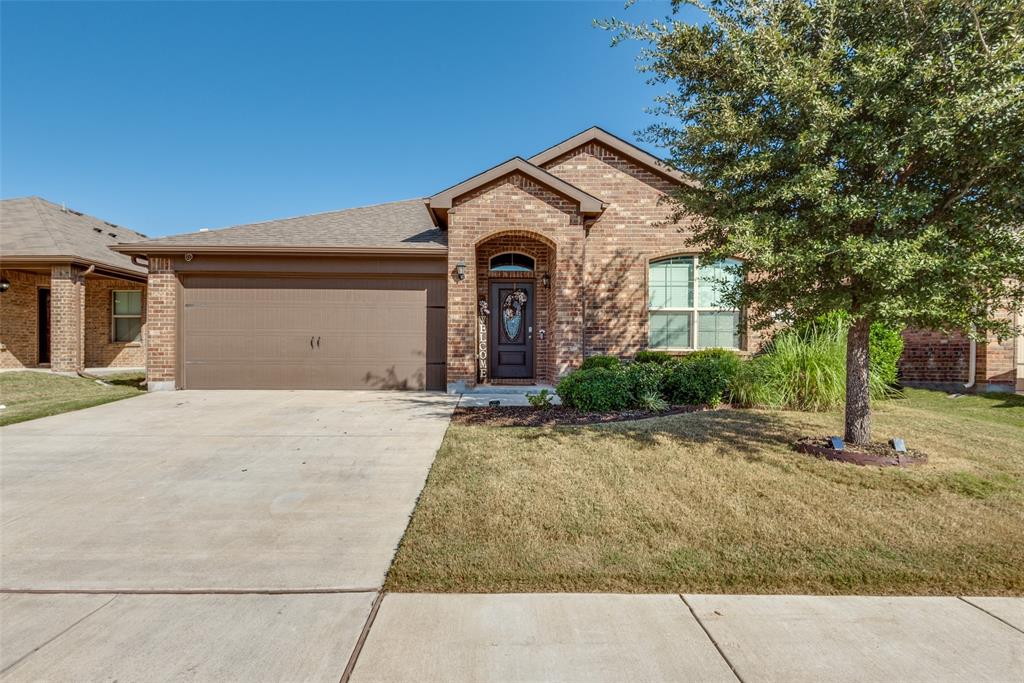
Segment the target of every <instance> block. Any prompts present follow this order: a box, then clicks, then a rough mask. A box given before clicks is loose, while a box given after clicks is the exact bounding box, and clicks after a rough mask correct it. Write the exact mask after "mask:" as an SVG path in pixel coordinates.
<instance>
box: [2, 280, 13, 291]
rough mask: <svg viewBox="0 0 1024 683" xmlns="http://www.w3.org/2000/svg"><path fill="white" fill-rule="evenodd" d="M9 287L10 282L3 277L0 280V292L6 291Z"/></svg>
mask: <svg viewBox="0 0 1024 683" xmlns="http://www.w3.org/2000/svg"><path fill="white" fill-rule="evenodd" d="M10 288H11V283H10V281H9V280H8V279H7V278H3V279H2V280H0V294H3V293H4V292H6V291H7V290H8V289H10Z"/></svg>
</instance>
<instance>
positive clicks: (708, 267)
mask: <svg viewBox="0 0 1024 683" xmlns="http://www.w3.org/2000/svg"><path fill="white" fill-rule="evenodd" d="M739 264H740V262H739V261H737V260H735V259H725V260H724V261H719V262H717V263H706V264H701V266H700V273H699V277H698V280H699V281H700V299H699V301H700V307H701V308H721V307H722V306H724V305H725V304H723V303H722V293H723V292H724V291H727V289H728V284H731V283H735V282H737V281H738V280H739V276H738V275H737V274H736V273H735V272H733V271H731V270H730V269H731V268H734V267H736V266H738V265H739ZM723 284H726V286H723Z"/></svg>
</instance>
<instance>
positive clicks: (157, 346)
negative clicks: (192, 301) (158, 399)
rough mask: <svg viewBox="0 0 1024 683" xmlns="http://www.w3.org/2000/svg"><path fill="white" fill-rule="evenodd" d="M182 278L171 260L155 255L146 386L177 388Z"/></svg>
mask: <svg viewBox="0 0 1024 683" xmlns="http://www.w3.org/2000/svg"><path fill="white" fill-rule="evenodd" d="M177 312H178V279H177V277H176V276H175V274H174V268H173V265H172V263H171V259H169V258H166V257H160V256H151V257H150V259H149V280H148V284H147V286H146V384H147V386H148V387H149V390H150V391H167V390H172V389H175V388H177V320H178V314H177Z"/></svg>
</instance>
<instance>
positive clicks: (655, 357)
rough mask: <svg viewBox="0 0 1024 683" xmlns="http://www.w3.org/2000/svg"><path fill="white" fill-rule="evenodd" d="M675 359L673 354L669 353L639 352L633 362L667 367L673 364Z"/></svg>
mask: <svg viewBox="0 0 1024 683" xmlns="http://www.w3.org/2000/svg"><path fill="white" fill-rule="evenodd" d="M674 358H675V356H673V355H672V354H671V353H668V352H667V351H647V350H644V351H637V352H636V355H635V356H633V361H634V362H636V363H657V364H658V365H665V364H666V363H671V362H672V360H673V359H674Z"/></svg>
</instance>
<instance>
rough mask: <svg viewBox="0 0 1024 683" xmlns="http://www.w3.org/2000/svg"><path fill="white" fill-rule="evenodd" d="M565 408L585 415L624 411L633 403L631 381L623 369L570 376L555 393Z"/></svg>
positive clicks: (571, 374) (602, 370) (578, 371)
mask: <svg viewBox="0 0 1024 683" xmlns="http://www.w3.org/2000/svg"><path fill="white" fill-rule="evenodd" d="M556 391H557V392H558V396H559V397H560V398H561V399H562V404H563V405H566V406H569V407H570V408H576V409H577V410H582V411H586V412H607V411H612V410H625V409H626V408H628V407H629V406H630V405H631V404H632V403H633V395H632V394H631V393H630V390H629V380H628V379H627V378H626V373H625V372H623V371H622V370H621V369H620V368H614V369H609V368H601V367H596V368H589V369H586V370H577V371H576V372H572V373H569V374H568V375H566V376H565V377H563V378H562V380H561V381H560V382H559V383H558V387H557V389H556Z"/></svg>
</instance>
